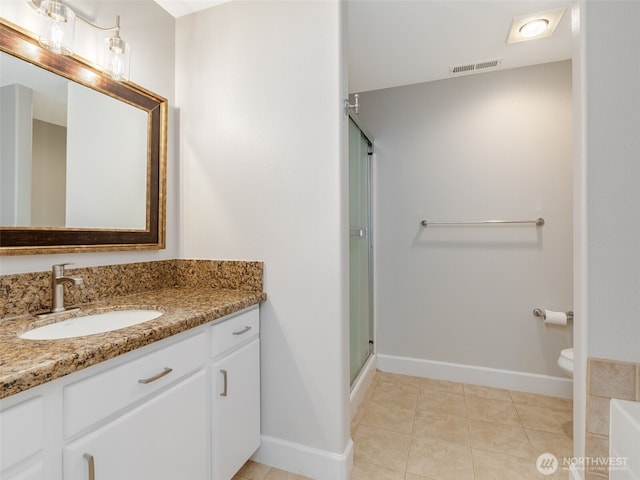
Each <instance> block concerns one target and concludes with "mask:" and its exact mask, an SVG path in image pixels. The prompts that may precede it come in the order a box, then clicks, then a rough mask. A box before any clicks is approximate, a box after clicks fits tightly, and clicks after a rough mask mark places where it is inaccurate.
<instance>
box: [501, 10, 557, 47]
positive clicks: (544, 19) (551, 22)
mask: <svg viewBox="0 0 640 480" xmlns="http://www.w3.org/2000/svg"><path fill="white" fill-rule="evenodd" d="M565 10H566V8H559V9H557V10H550V11H548V12H539V13H534V14H531V15H523V16H520V17H515V18H514V19H513V21H512V22H511V29H510V30H509V35H508V36H507V43H516V42H523V41H525V40H534V39H537V38H545V37H550V36H551V35H553V32H554V31H555V29H556V27H557V26H558V23H560V19H561V18H562V15H563V14H564V11H565Z"/></svg>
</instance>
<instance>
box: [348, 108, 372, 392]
mask: <svg viewBox="0 0 640 480" xmlns="http://www.w3.org/2000/svg"><path fill="white" fill-rule="evenodd" d="M349 119H350V120H352V121H353V123H354V124H355V125H356V127H358V129H359V130H360V134H361V136H362V137H363V138H364V139H365V140H366V142H367V144H368V145H367V192H368V198H367V224H368V225H367V235H366V239H367V254H368V255H367V259H368V280H369V281H368V304H369V305H368V310H369V318H368V325H369V350H368V353H367V357H366V358H365V359H364V361H363V362H362V365H361V366H360V370H359V371H358V374H357V375H356V376H355V377H354V379H353V381H352V382H351V389H352V390H353V388H354V387H355V386H356V385H357V384H358V381H359V380H360V378H361V376H362V375H363V373H364V370H365V367H366V366H367V363H368V362H369V361H370V360H371V357H372V355H373V354H374V353H375V313H374V301H373V292H374V288H373V281H374V275H373V162H372V159H373V152H374V138H373V136H372V135H371V133H369V131H368V130H367V129H366V128H365V127H364V125H363V124H362V122H361V121H360V119H359V118H358V116H357V115H355V114H353V113H352V112H350V113H349ZM349 237H351V225H349ZM349 322H351V317H349ZM349 355H351V352H350V353H349Z"/></svg>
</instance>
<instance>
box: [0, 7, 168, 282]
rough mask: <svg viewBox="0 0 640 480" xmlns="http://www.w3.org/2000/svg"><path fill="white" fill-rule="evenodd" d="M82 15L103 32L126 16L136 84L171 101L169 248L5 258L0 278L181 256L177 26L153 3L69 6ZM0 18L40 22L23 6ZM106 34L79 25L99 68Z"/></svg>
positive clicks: (85, 51)
mask: <svg viewBox="0 0 640 480" xmlns="http://www.w3.org/2000/svg"><path fill="white" fill-rule="evenodd" d="M65 3H66V4H67V5H69V6H70V7H72V8H74V9H75V10H76V11H77V12H79V13H82V14H83V15H84V16H85V17H87V18H89V19H90V20H93V21H95V22H96V23H97V24H98V25H101V26H113V25H115V16H116V14H119V15H120V16H121V27H122V30H121V32H120V33H121V36H122V38H123V39H125V40H126V41H128V42H129V43H130V44H131V46H132V56H131V81H132V82H134V83H136V84H138V85H141V86H143V87H145V88H147V89H148V90H151V91H153V92H155V93H157V94H159V95H161V96H163V97H165V98H167V99H168V100H169V109H170V113H169V132H168V133H169V138H168V165H167V248H166V249H165V250H155V251H145V252H140V251H132V252H104V253H76V254H59V255H21V256H13V257H2V259H1V260H0V274H2V275H6V274H10V273H21V272H35V271H43V270H48V269H50V268H51V265H52V264H54V263H60V262H63V261H69V262H75V264H76V266H78V267H86V266H92V265H108V264H118V263H129V262H137V261H148V260H161V259H166V258H176V257H177V256H178V209H177V205H178V191H177V185H178V172H177V160H176V155H175V144H174V142H175V135H174V129H175V128H176V118H175V115H174V111H173V105H174V101H173V100H174V90H175V80H174V67H175V45H174V29H175V20H174V19H173V17H171V16H170V15H169V14H168V13H167V12H166V11H164V10H163V9H162V8H161V7H159V6H158V5H157V4H156V3H155V2H152V1H136V0H121V1H117V2H113V1H98V2H96V1H90V0H69V1H67V2H65ZM0 17H2V18H5V19H7V20H9V21H10V22H12V23H15V24H17V25H20V26H21V27H23V28H26V29H28V30H31V31H34V30H35V29H36V27H37V21H38V16H37V15H36V13H35V12H34V11H33V10H32V9H31V7H29V5H28V4H27V2H26V1H23V0H2V1H1V2H0ZM103 37H104V33H101V32H97V31H94V30H91V29H89V28H88V27H86V26H84V25H82V24H81V23H80V22H78V25H77V26H76V46H77V51H78V54H79V55H80V56H83V57H85V58H88V59H89V60H91V61H94V62H97V61H98V57H97V51H98V50H97V48H98V46H101V45H102V43H101V42H102V41H103Z"/></svg>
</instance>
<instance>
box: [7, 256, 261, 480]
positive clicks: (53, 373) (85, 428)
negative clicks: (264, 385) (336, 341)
mask: <svg viewBox="0 0 640 480" xmlns="http://www.w3.org/2000/svg"><path fill="white" fill-rule="evenodd" d="M174 262H175V263H176V264H177V265H178V266H177V270H178V271H182V272H183V273H182V274H181V273H178V274H177V276H178V277H180V276H181V275H182V280H180V281H178V282H177V285H174V286H171V287H168V288H167V287H164V288H159V289H155V290H148V291H143V292H139V293H134V294H129V295H124V296H119V297H112V298H108V299H107V298H105V299H103V300H99V301H96V302H93V303H90V304H85V305H79V306H80V309H79V311H76V312H73V313H71V314H68V315H71V316H74V315H87V316H86V317H83V318H80V319H79V320H80V321H83V320H85V319H90V318H91V314H95V313H101V312H106V311H114V310H115V311H119V310H125V311H126V310H129V309H132V308H136V309H147V310H159V311H161V312H162V315H160V316H159V317H157V318H154V319H152V320H149V321H146V322H142V323H139V324H137V325H132V326H129V327H125V328H121V329H117V330H113V331H107V332H103V333H97V334H93V335H87V336H79V337H71V338H61V339H53V340H29V339H25V338H20V337H19V336H18V335H20V334H22V333H23V332H25V331H29V330H31V329H33V328H34V327H38V326H40V325H42V324H46V323H48V322H51V321H52V319H51V318H50V317H47V316H45V317H44V318H43V319H38V317H36V316H33V315H22V316H16V317H11V318H7V319H2V320H0V396H1V397H2V398H0V478H2V479H3V480H36V479H37V480H62V479H64V480H103V479H105V480H106V479H117V480H145V479H153V480H163V479H166V480H170V479H171V480H175V479H178V478H185V479H187V478H188V479H190V480H198V479H202V480H205V479H212V480H230V479H231V478H232V477H233V476H234V475H235V473H236V472H237V471H238V470H239V469H240V467H241V466H242V465H243V464H244V463H245V462H246V461H247V460H248V459H249V458H250V457H251V455H252V454H253V453H254V452H255V451H256V449H257V448H258V446H259V444H260V340H259V338H260V337H259V331H260V322H259V304H260V302H262V301H264V300H265V299H266V296H265V294H264V293H263V292H262V291H261V289H260V290H257V289H253V290H252V289H250V288H248V287H247V286H246V285H243V284H240V285H235V286H236V287H239V288H229V287H230V286H233V285H229V284H223V285H222V286H223V287H226V288H220V285H216V281H213V282H212V283H213V285H208V286H203V285H202V283H200V282H201V281H204V279H205V278H207V277H208V276H210V275H214V274H215V272H212V270H216V269H218V268H219V263H227V262H207V261H182V260H176V261H174ZM150 263H155V262H150ZM159 263H163V262H159ZM212 263H213V264H214V265H216V266H215V268H212V267H211V265H212ZM237 263H241V264H242V262H237ZM256 263H258V262H256ZM121 267H122V266H121ZM236 267H237V265H236ZM124 268H127V266H124ZM131 268H138V267H131ZM140 268H147V267H140ZM149 268H164V266H159V265H154V266H153V267H149ZM223 268H224V267H223ZM89 270H90V269H87V274H86V276H88V277H89V278H87V280H85V283H86V284H88V285H89V286H90V285H91V284H92V283H95V280H92V279H91V273H90V271H89ZM82 271H83V269H75V270H74V273H77V272H82ZM218 273H219V272H218ZM260 273H261V272H260ZM132 276H133V277H135V275H132ZM190 277H192V278H191V279H189V278H190ZM198 278H200V279H201V280H197V279H198ZM209 278H210V277H209ZM194 279H195V280H194ZM224 281H226V282H227V283H228V282H229V279H228V278H227V279H226V280H224ZM70 288H75V287H70ZM132 288H134V287H132ZM65 315H67V314H64V313H63V314H62V316H61V317H59V316H58V315H56V316H55V317H59V318H55V321H58V320H60V319H61V318H62V319H64V317H65ZM68 315H67V316H68Z"/></svg>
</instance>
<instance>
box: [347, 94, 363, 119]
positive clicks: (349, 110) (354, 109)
mask: <svg viewBox="0 0 640 480" xmlns="http://www.w3.org/2000/svg"><path fill="white" fill-rule="evenodd" d="M353 98H354V100H355V103H353V104H352V103H349V99H348V98H347V99H345V101H344V113H346V114H347V115H349V114H350V113H355V114H357V113H358V109H359V108H360V99H359V95H358V94H357V93H356V94H354V95H353Z"/></svg>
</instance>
